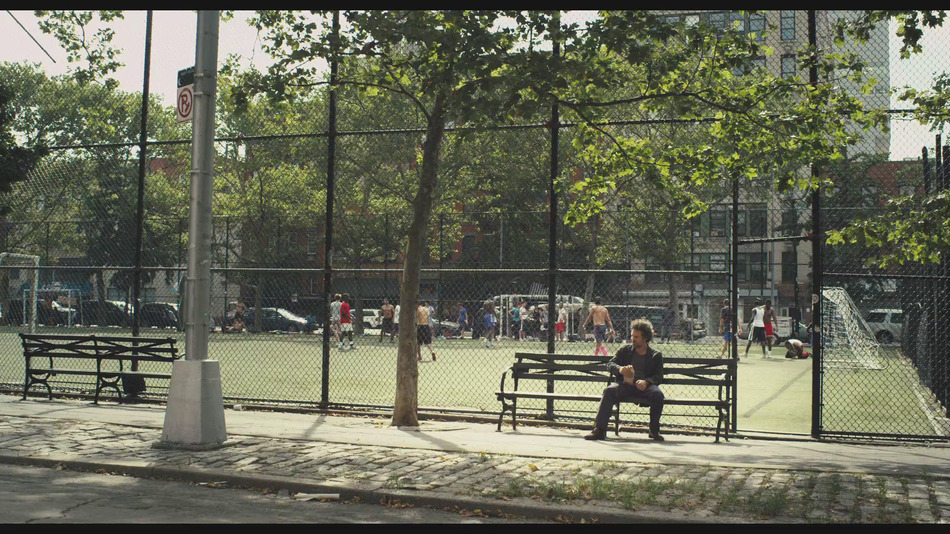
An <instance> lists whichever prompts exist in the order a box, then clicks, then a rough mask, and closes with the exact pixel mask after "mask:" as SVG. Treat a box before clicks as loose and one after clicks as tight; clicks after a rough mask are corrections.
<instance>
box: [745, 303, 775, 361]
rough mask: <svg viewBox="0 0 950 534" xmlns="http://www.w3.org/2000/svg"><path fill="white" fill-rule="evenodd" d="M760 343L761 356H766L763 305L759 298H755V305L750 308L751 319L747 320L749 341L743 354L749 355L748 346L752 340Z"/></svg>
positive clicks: (767, 355)
mask: <svg viewBox="0 0 950 534" xmlns="http://www.w3.org/2000/svg"><path fill="white" fill-rule="evenodd" d="M753 341H754V342H756V343H759V344H760V345H762V357H763V358H768V357H769V354H768V352H766V350H765V306H763V305H762V301H761V300H760V299H755V307H754V308H752V319H751V320H750V321H749V343H748V344H746V346H745V356H746V358H748V357H749V347H751V346H752V342H753Z"/></svg>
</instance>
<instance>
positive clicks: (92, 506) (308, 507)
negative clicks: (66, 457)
mask: <svg viewBox="0 0 950 534" xmlns="http://www.w3.org/2000/svg"><path fill="white" fill-rule="evenodd" d="M306 497H307V495H305V494H296V495H290V494H288V493H286V492H281V493H277V494H274V493H266V492H264V491H261V490H246V489H240V488H229V487H227V486H226V485H221V484H215V483H209V484H204V485H196V484H193V483H189V482H180V481H167V480H152V479H142V478H132V477H125V476H113V475H109V474H102V473H84V472H76V471H69V470H64V469H45V468H37V467H25V466H14V465H0V522H2V523H8V524H9V523H20V524H33V523H113V524H117V523H123V524H128V523H207V524H233V523H243V524H274V523H337V524H345V523H359V524H367V523H369V524H372V523H394V524H398V523H447V524H485V523H527V522H530V521H528V520H526V519H523V518H497V517H482V516H479V515H477V514H476V513H475V512H474V511H446V510H435V509H431V508H425V507H418V508H417V507H411V506H404V505H401V504H399V503H393V504H391V505H390V506H383V505H380V504H371V503H357V502H339V501H335V502H334V501H319V500H303V499H305V498H306ZM535 521H537V520H535Z"/></svg>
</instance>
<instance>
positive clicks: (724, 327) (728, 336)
mask: <svg viewBox="0 0 950 534" xmlns="http://www.w3.org/2000/svg"><path fill="white" fill-rule="evenodd" d="M734 320H735V313H734V312H733V311H732V306H729V299H722V309H721V310H719V333H720V334H721V335H722V350H720V351H719V357H720V358H722V357H723V356H724V355H725V354H726V351H727V350H729V345H730V343H731V342H732V324H733V321H734ZM739 332H742V329H741V328H740V329H739Z"/></svg>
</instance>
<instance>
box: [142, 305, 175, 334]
mask: <svg viewBox="0 0 950 534" xmlns="http://www.w3.org/2000/svg"><path fill="white" fill-rule="evenodd" d="M139 325H140V326H141V327H143V328H151V327H153V326H154V327H156V328H175V329H178V330H181V320H180V317H179V315H178V304H172V303H169V302H146V303H145V304H142V307H141V308H139Z"/></svg>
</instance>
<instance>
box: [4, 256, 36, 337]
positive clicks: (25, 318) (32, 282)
mask: <svg viewBox="0 0 950 534" xmlns="http://www.w3.org/2000/svg"><path fill="white" fill-rule="evenodd" d="M39 266H40V257H39V256H32V255H29V254H18V253H15V252H0V268H2V269H3V272H4V273H5V274H6V275H7V276H6V277H4V278H5V279H6V283H7V287H6V290H5V291H3V292H2V293H0V294H2V295H16V294H17V293H19V294H20V295H26V294H27V293H28V294H29V297H28V298H23V300H22V305H21V306H17V304H19V302H17V301H18V300H19V299H10V298H5V299H3V300H2V301H0V313H2V314H3V316H5V319H4V321H3V322H4V323H5V324H21V325H23V326H29V327H30V333H35V332H36V298H37V293H38V289H39V283H40V273H39ZM11 287H12V288H15V289H14V290H13V291H10V288H11ZM19 288H23V290H24V291H23V292H21V291H19ZM16 308H19V309H16Z"/></svg>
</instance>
